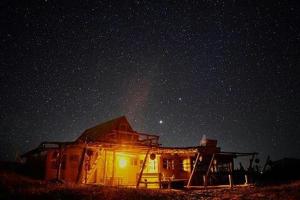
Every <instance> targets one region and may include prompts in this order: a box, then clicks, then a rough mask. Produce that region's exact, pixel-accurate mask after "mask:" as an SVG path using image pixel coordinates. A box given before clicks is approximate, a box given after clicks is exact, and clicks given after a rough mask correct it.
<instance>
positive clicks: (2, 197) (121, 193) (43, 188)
mask: <svg viewBox="0 0 300 200" xmlns="http://www.w3.org/2000/svg"><path fill="white" fill-rule="evenodd" d="M6 199H7V200H9V199H30V200H34V199H45V200H50V199H55V200H64V199H66V200H69V199H70V200H71V199H72V200H79V199H83V200H94V199H97V200H101V199H107V200H115V199H116V200H122V199H128V200H133V199H143V200H147V199H170V200H177V199H179V200H181V199H191V200H194V199H215V200H217V199H228V200H229V199H249V200H251V199H287V200H292V199H293V200H298V199H300V181H296V182H292V183H288V184H282V185H274V186H249V187H234V188H232V189H230V188H222V189H207V190H204V189H202V190H153V189H152V190H150V189H148V190H147V189H133V188H118V187H105V186H79V185H74V184H56V183H49V182H45V181H37V180H32V179H30V178H27V177H24V176H20V175H17V174H15V173H12V172H0V200H6Z"/></svg>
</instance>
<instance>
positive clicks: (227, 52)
mask: <svg viewBox="0 0 300 200" xmlns="http://www.w3.org/2000/svg"><path fill="white" fill-rule="evenodd" d="M299 8H300V3H297V1H290V2H287V1H270V2H269V3H267V2H262V1H246V0H241V1H231V0H229V1H225V0H224V1H219V0H207V1H200V0H199V1H183V0H180V1H167V0H162V1H157V2H155V1H133V2H128V1H118V2H117V1H114V2H113V1H84V2H79V1H69V2H68V1H64V2H62V1H53V0H44V1H39V0H35V1H29V0H28V1H10V0H4V1H1V3H0V9H1V10H0V16H1V17H0V23H1V24H0V25H1V28H0V33H1V35H0V37H1V40H0V48H1V50H0V91H1V95H0V111H1V112H0V134H1V138H0V153H1V154H0V159H14V158H15V155H16V154H22V153H24V152H25V151H28V150H30V149H32V148H35V147H36V146H37V145H38V144H39V143H40V142H42V141H72V140H74V139H75V138H77V137H78V136H79V135H80V134H81V133H82V132H83V131H84V130H85V129H87V128H89V127H91V126H94V125H96V124H98V123H100V122H103V121H106V120H110V119H112V118H115V117H118V116H121V115H126V116H127V118H128V120H129V121H130V122H131V124H132V126H133V128H134V129H135V130H137V131H140V132H146V133H152V134H158V135H160V137H161V143H162V144H163V145H164V146H191V145H198V144H199V141H200V139H201V138H202V135H204V134H205V135H206V137H207V138H214V139H217V140H218V141H219V145H220V146H221V147H222V149H223V150H224V151H239V152H253V151H257V152H259V153H260V154H261V156H260V157H261V159H262V160H264V159H265V158H266V156H267V155H269V154H270V155H271V158H272V159H279V158H282V157H286V156H288V157H299V155H300V147H299V146H300V133H299V130H300V125H299V124H300V120H299V119H300V106H299V102H300V95H299V88H300V81H299V77H300V74H299V72H297V68H299V67H300V28H299V27H300V9H299Z"/></svg>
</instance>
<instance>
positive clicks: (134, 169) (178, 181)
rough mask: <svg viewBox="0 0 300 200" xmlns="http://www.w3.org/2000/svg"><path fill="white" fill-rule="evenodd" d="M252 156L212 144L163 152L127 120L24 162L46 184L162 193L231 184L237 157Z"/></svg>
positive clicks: (53, 145)
mask: <svg viewBox="0 0 300 200" xmlns="http://www.w3.org/2000/svg"><path fill="white" fill-rule="evenodd" d="M249 155H251V156H252V157H253V156H254V155H255V153H248V154H241V153H232V152H222V151H221V149H220V148H219V147H217V141H216V140H210V139H207V140H204V141H202V143H201V145H199V146H194V147H163V146H161V145H160V144H159V136H157V135H152V134H145V133H139V132H136V131H134V130H133V128H132V127H131V125H130V124H129V122H128V121H127V119H126V118H125V117H124V116H123V117H119V118H117V119H113V120H110V121H108V122H105V123H102V124H99V125H97V126H95V127H92V128H90V129H87V130H86V131H84V132H83V133H82V134H81V135H80V136H79V137H78V138H77V139H76V140H75V141H73V142H43V143H41V144H40V145H39V147H38V148H36V149H34V150H32V151H29V152H27V153H25V154H24V155H23V156H22V158H23V160H24V162H25V163H26V165H27V166H30V168H31V169H35V168H36V167H38V168H39V169H40V171H39V175H40V177H41V178H43V179H46V180H53V179H57V180H63V181H65V182H73V183H78V184H101V185H112V186H116V185H117V186H128V187H131V186H133V187H147V188H162V187H173V186H187V187H191V186H195V185H200V186H207V185H223V184H229V183H232V180H231V178H232V177H231V175H232V172H233V168H234V166H233V164H234V162H233V160H234V158H236V157H237V156H249ZM252 159H253V158H252Z"/></svg>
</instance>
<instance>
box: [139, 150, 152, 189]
mask: <svg viewBox="0 0 300 200" xmlns="http://www.w3.org/2000/svg"><path fill="white" fill-rule="evenodd" d="M150 149H151V147H150V148H149V149H148V151H147V153H146V156H145V158H144V161H143V165H142V169H141V171H140V174H139V177H138V180H137V183H136V188H138V187H139V185H140V182H141V179H142V176H143V171H144V168H145V165H146V162H147V157H148V154H149V152H150Z"/></svg>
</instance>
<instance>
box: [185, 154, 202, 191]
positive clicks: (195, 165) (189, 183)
mask: <svg viewBox="0 0 300 200" xmlns="http://www.w3.org/2000/svg"><path fill="white" fill-rule="evenodd" d="M199 158H200V153H198V154H197V157H196V160H195V164H194V167H193V170H192V173H191V175H190V177H189V181H188V183H187V187H190V185H191V182H192V178H193V175H194V173H195V169H196V167H197V164H198V160H199Z"/></svg>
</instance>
